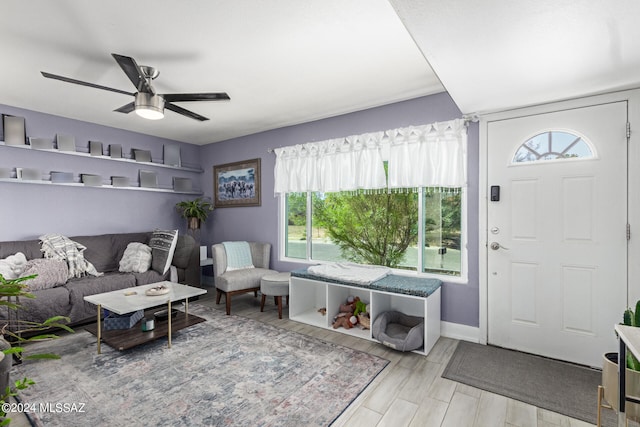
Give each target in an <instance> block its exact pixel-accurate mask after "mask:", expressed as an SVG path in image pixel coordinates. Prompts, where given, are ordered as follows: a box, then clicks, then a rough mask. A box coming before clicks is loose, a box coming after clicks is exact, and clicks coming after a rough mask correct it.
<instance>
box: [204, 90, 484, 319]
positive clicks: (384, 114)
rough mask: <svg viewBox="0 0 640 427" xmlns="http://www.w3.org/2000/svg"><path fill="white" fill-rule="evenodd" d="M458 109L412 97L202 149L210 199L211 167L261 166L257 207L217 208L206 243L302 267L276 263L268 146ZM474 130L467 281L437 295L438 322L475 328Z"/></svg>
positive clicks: (429, 118)
mask: <svg viewBox="0 0 640 427" xmlns="http://www.w3.org/2000/svg"><path fill="white" fill-rule="evenodd" d="M460 117H461V113H460V110H459V109H458V108H457V107H456V105H455V104H454V103H453V100H452V99H451V97H450V96H449V95H448V94H446V93H441V94H437V95H432V96H427V97H422V98H417V99H413V100H409V101H404V102H400V103H396V104H392V105H388V106H383V107H378V108H373V109H369V110H365V111H360V112H356V113H351V114H345V115H342V116H338V117H333V118H329V119H324V120H319V121H315V122H310V123H304V124H300V125H296V126H290V127H285V128H280V129H276V130H272V131H267V132H262V133H259V134H254V135H249V136H246V137H242V138H236V139H232V140H228V141H224V142H220V143H216V144H209V145H207V146H204V147H202V152H201V155H202V156H201V159H202V167H203V168H204V170H205V173H204V177H203V178H204V181H203V187H202V188H203V189H204V192H205V195H207V196H213V166H214V165H219V164H224V163H229V162H236V161H242V160H247V159H253V158H260V159H261V164H262V205H261V206H259V207H245V208H223V209H217V210H216V211H214V212H213V214H212V217H211V218H212V220H210V221H208V222H207V224H206V225H205V228H204V230H203V239H202V240H203V242H206V243H207V244H208V245H210V244H212V243H218V242H222V241H225V240H257V241H264V242H270V243H271V244H272V245H273V250H272V267H273V268H275V269H278V270H283V271H284V270H291V269H295V268H301V267H303V265H301V264H295V263H285V262H282V261H280V260H278V256H277V254H278V253H279V250H280V248H279V247H278V203H279V201H278V199H277V198H276V197H274V195H273V187H274V177H273V168H274V165H275V155H274V154H271V153H268V152H267V150H268V149H269V148H275V147H281V146H287V145H293V144H300V143H304V142H309V141H320V140H324V139H329V138H337V137H343V136H348V135H354V134H360V133H366V132H373V131H381V130H386V129H393V128H398V127H403V126H411V125H420V124H427V123H433V122H436V121H444V120H451V119H454V118H460ZM478 141H479V134H478V126H477V125H472V126H471V127H470V128H469V161H468V164H469V171H468V176H469V189H468V213H469V214H468V226H469V229H468V238H469V241H468V247H469V283H468V284H452V283H446V284H445V285H444V287H443V294H442V319H443V320H445V321H448V322H453V323H461V324H465V325H470V326H478V322H479V291H478V251H477V247H478Z"/></svg>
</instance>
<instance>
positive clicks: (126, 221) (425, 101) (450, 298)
mask: <svg viewBox="0 0 640 427" xmlns="http://www.w3.org/2000/svg"><path fill="white" fill-rule="evenodd" d="M0 113H5V114H11V115H17V116H21V117H25V119H26V126H27V135H28V136H32V137H40V138H50V139H53V138H54V136H55V134H56V133H65V134H70V135H74V136H75V138H76V145H77V146H78V147H84V148H86V147H87V146H88V141H89V140H97V141H102V142H103V144H104V146H105V147H106V146H108V145H109V144H111V143H113V144H122V146H123V151H124V152H125V153H127V154H128V153H129V151H130V149H131V148H140V149H147V150H150V151H151V153H152V157H153V159H154V160H155V161H160V160H161V159H162V148H163V145H164V144H179V145H180V147H181V154H182V159H183V164H185V166H200V167H202V168H203V169H204V173H203V174H194V173H188V172H184V171H179V170H174V169H165V168H153V167H151V168H149V167H138V165H136V164H133V163H120V162H112V161H105V160H99V159H91V158H88V157H77V156H67V155H61V154H51V153H46V152H38V151H37V150H34V151H31V150H21V149H15V148H8V147H0V167H11V168H14V167H16V166H17V167H35V168H40V169H42V170H43V171H44V172H45V173H49V172H50V171H52V170H55V171H65V172H73V173H74V174H75V175H78V174H80V173H95V174H100V175H102V176H103V177H104V178H105V179H108V177H110V176H112V175H124V176H129V178H130V179H131V180H132V181H134V182H135V181H137V173H138V169H140V168H144V169H149V170H155V171H156V172H157V173H158V180H159V184H160V185H161V186H170V185H171V178H172V177H173V176H180V177H186V178H191V179H192V180H193V181H194V186H195V187H197V188H200V189H202V190H203V191H204V195H205V196H208V197H212V196H213V166H214V165H218V164H223V163H229V162H235V161H241V160H247V159H253V158H260V159H261V163H262V205H261V206H259V207H247V208H224V209H216V210H215V211H214V212H213V213H212V216H211V217H210V220H209V221H207V223H206V224H205V226H204V228H203V230H202V231H201V240H202V244H207V245H211V244H213V243H217V242H221V241H225V240H258V241H265V242H270V243H271V244H272V245H273V251H272V261H273V262H272V265H273V268H275V269H278V270H283V271H284V270H290V269H294V268H300V267H302V265H301V264H295V263H285V262H281V261H280V260H278V259H277V254H278V253H279V247H278V199H277V198H276V197H274V196H273V184H274V183H273V167H274V165H275V156H274V154H271V153H268V152H267V150H268V149H269V148H275V147H281V146H287V145H293V144H299V143H303V142H308V141H319V140H324V139H329V138H337V137H343V136H348V135H354V134H360V133H366V132H372V131H379V130H386V129H393V128H398V127H403V126H411V125H420V124H427V123H432V122H436V121H444V120H450V119H454V118H459V117H460V116H461V113H460V111H459V110H458V108H457V107H456V105H455V104H454V103H453V101H452V99H451V98H450V97H449V95H448V94H446V93H442V94H437V95H432V96H427V97H422V98H417V99H413V100H410V101H405V102H400V103H396V104H392V105H388V106H383V107H379V108H373V109H369V110H365V111H360V112H356V113H351V114H345V115H342V116H339V117H333V118H329V119H324V120H318V121H315V122H310V123H304V124H300V125H296V126H290V127H285V128H280V129H275V130H272V131H268V132H262V133H259V134H254V135H249V136H246V137H242V138H236V139H233V140H228V141H224V142H220V143H216V144H209V145H206V146H203V147H199V146H194V145H191V144H184V143H180V142H177V141H171V140H166V139H162V138H156V137H152V136H148V135H142V134H137V133H134V132H128V131H123V130H120V129H115V128H109V127H105V126H99V125H94V124H91V123H86V122H80V121H77V120H71V119H66V118H62V117H57V116H51V115H47V114H42V113H38V112H33V111H28V110H22V109H18V108H13V107H9V106H4V105H0ZM478 140H479V136H478V126H477V125H472V126H471V127H470V128H469V161H468V164H469V171H468V176H469V189H468V226H469V230H468V238H469V241H468V247H469V283H468V284H453V283H445V285H444V287H443V294H442V319H443V320H445V321H448V322H453V323H461V324H465V325H470V326H478V323H479V294H478V251H477V247H478V160H479V158H478V155H479V154H478ZM0 195H1V196H2V201H3V208H2V209H0V241H6V240H21V239H33V238H37V237H38V236H39V235H41V234H43V233H53V232H55V233H62V234H66V235H83V234H87V235H90V234H101V233H112V232H133V231H143V230H144V231H146V230H151V229H154V228H178V229H180V231H181V232H185V231H186V230H185V223H184V220H183V219H181V218H180V217H179V216H178V214H177V213H176V212H175V209H174V205H175V204H176V203H177V202H178V201H180V200H184V199H190V198H192V197H191V196H186V195H179V194H171V193H153V192H146V191H126V190H109V189H100V188H78V187H62V186H45V185H29V184H10V183H3V182H0Z"/></svg>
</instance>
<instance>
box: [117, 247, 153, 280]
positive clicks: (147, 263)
mask: <svg viewBox="0 0 640 427" xmlns="http://www.w3.org/2000/svg"><path fill="white" fill-rule="evenodd" d="M150 267H151V248H150V247H149V246H147V245H145V244H144V243H139V242H131V243H129V244H128V245H127V249H125V250H124V254H122V259H121V260H120V267H119V271H120V272H121V273H144V272H145V271H147V270H149V268H150Z"/></svg>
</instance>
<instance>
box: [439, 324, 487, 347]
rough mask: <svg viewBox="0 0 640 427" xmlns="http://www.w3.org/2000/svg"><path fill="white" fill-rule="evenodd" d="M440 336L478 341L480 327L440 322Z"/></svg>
mask: <svg viewBox="0 0 640 427" xmlns="http://www.w3.org/2000/svg"><path fill="white" fill-rule="evenodd" d="M440 336H443V337H446V338H453V339H456V340H462V341H469V342H474V343H479V342H480V328H477V327H475V326H468V325H462V324H460V323H451V322H444V321H441V322H440Z"/></svg>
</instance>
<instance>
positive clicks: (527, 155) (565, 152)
mask: <svg viewBox="0 0 640 427" xmlns="http://www.w3.org/2000/svg"><path fill="white" fill-rule="evenodd" d="M593 157H595V155H594V150H593V149H592V148H591V145H590V144H589V143H587V142H586V141H585V140H584V139H583V138H582V137H581V136H578V135H575V134H572V133H569V132H563V131H548V132H543V133H540V134H538V135H536V136H534V137H533V138H530V139H529V140H528V141H526V142H525V143H524V144H522V145H521V146H520V148H518V151H516V154H515V156H513V160H512V161H511V162H512V163H526V162H537V161H540V160H558V159H585V158H593Z"/></svg>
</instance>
